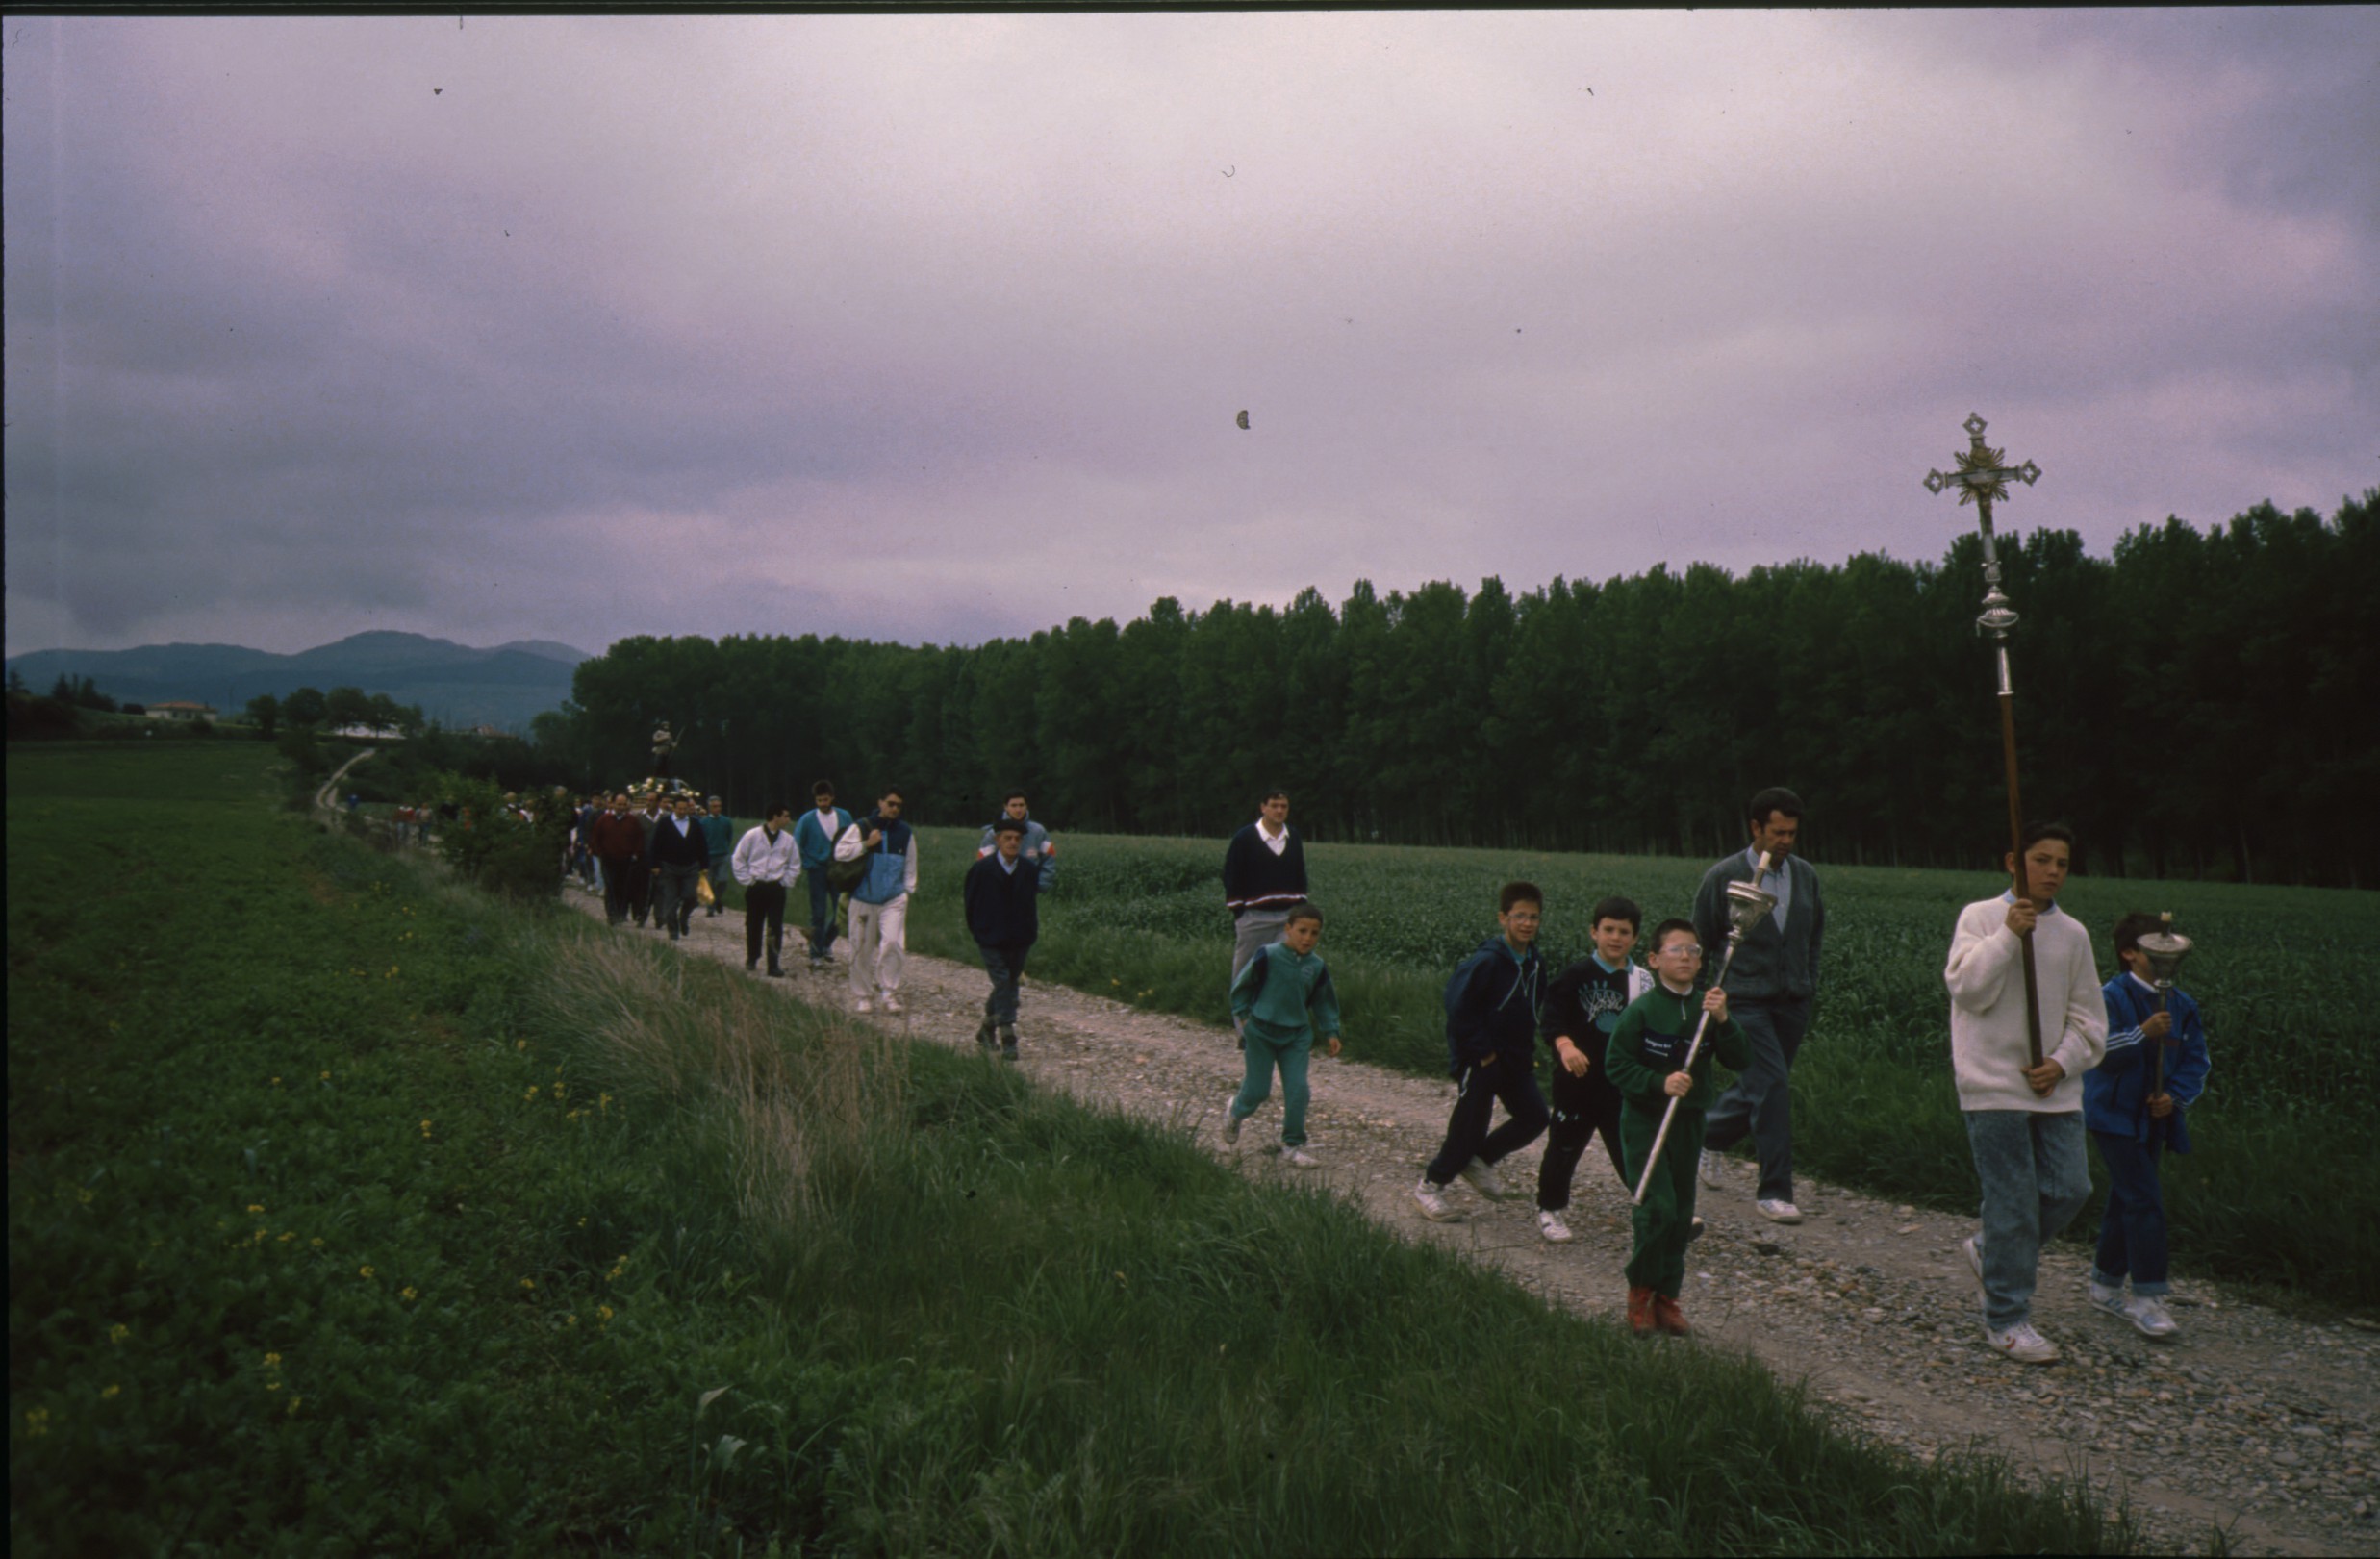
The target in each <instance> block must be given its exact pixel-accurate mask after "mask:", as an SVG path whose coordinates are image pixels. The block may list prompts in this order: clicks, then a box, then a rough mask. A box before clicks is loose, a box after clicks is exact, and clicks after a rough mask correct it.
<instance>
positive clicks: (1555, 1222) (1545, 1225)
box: [1537, 1207, 1570, 1245]
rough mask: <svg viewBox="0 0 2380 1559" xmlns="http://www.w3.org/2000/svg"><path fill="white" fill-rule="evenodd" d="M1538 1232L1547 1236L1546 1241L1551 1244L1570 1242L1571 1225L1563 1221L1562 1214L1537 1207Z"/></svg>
mask: <svg viewBox="0 0 2380 1559" xmlns="http://www.w3.org/2000/svg"><path fill="white" fill-rule="evenodd" d="M1537 1232H1538V1233H1539V1234H1541V1235H1543V1236H1545V1243H1546V1244H1547V1245H1568V1244H1569V1243H1570V1225H1569V1224H1567V1223H1564V1222H1563V1221H1562V1216H1561V1214H1559V1213H1550V1212H1547V1211H1546V1210H1545V1209H1544V1208H1542V1207H1540V1208H1538V1209H1537Z"/></svg>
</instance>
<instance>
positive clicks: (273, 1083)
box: [272, 1077, 281, 1088]
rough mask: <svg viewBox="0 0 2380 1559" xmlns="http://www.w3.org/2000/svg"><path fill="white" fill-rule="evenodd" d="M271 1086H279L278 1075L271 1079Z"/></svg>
mask: <svg viewBox="0 0 2380 1559" xmlns="http://www.w3.org/2000/svg"><path fill="white" fill-rule="evenodd" d="M272 1086H273V1087H275V1088H279V1087H280V1086H281V1079H280V1078H278V1077H276V1078H274V1079H273V1080H272Z"/></svg>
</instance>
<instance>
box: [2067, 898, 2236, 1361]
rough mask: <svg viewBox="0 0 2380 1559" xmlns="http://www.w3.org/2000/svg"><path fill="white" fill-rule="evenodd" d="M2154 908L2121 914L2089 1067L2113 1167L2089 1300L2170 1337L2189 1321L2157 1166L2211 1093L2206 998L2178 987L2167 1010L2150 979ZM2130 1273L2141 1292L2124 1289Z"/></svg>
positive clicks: (2098, 1140) (2180, 1149)
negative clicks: (2112, 972)
mask: <svg viewBox="0 0 2380 1559" xmlns="http://www.w3.org/2000/svg"><path fill="white" fill-rule="evenodd" d="M2161 923H2162V922H2160V921H2159V919H2158V918H2157V917H2156V916H2154V915H2141V914H2137V913H2136V914H2132V915H2127V916H2125V917H2124V918H2122V919H2120V920H2118V921H2116V922H2115V960H2116V962H2117V963H2119V964H2121V965H2123V966H2124V972H2123V973H2121V974H2118V975H2117V976H2115V978H2114V979H2113V980H2110V981H2109V982H2108V983H2107V985H2106V986H2105V987H2104V988H2103V989H2102V990H2101V991H2100V993H2099V994H2100V997H2101V999H2103V1000H2104V1001H2106V1003H2107V1008H2108V1047H2107V1056H2106V1058H2105V1059H2104V1060H2102V1061H2101V1062H2100V1063H2099V1065H2097V1066H2096V1067H2093V1068H2092V1069H2090V1070H2089V1071H2087V1072H2085V1073H2083V1125H2084V1126H2085V1127H2086V1128H2087V1129H2088V1130H2089V1132H2090V1140H2091V1141H2092V1142H2093V1143H2095V1144H2098V1147H2099V1162H2100V1163H2102V1164H2104V1165H2106V1166H2107V1167H2108V1178H2109V1185H2108V1205H2107V1212H2106V1214H2105V1215H2104V1216H2103V1217H2102V1218H2101V1219H2100V1220H2099V1254H2098V1259H2097V1260H2096V1261H2095V1262H2093V1263H2092V1265H2091V1270H2090V1288H2089V1295H2090V1302H2091V1305H2092V1307H2093V1308H2094V1309H2099V1310H2104V1311H2106V1312H2107V1313H2108V1314H2109V1315H2111V1316H2114V1317H2115V1318H2116V1319H2117V1320H2127V1321H2130V1322H2131V1323H2132V1324H2133V1326H2134V1327H2136V1328H2137V1329H2138V1330H2139V1332H2140V1333H2141V1335H2142V1336H2145V1337H2154V1338H2167V1337H2171V1336H2172V1335H2173V1334H2174V1333H2175V1332H2176V1331H2179V1330H2180V1329H2181V1328H2180V1327H2179V1326H2177V1325H2176V1324H2175V1323H2174V1320H2173V1317H2172V1316H2171V1315H2170V1314H2168V1313H2167V1312H2166V1310H2165V1295H2166V1294H2167V1293H2168V1292H2169V1291H2170V1290H2171V1287H2172V1284H2171V1281H2170V1279H2169V1277H2168V1275H2167V1271H2168V1269H2167V1257H2166V1249H2165V1186H2164V1182H2163V1181H2162V1180H2161V1179H2160V1177H2159V1174H2158V1164H2157V1160H2158V1156H2159V1154H2160V1153H2162V1152H2174V1153H2187V1152H2189V1151H2190V1127H2189V1125H2188V1124H2187V1122H2186V1120H2185V1119H2184V1118H2185V1116H2186V1115H2187V1113H2188V1110H2189V1107H2190V1105H2191V1104H2192V1103H2193V1102H2195V1101H2196V1100H2197V1098H2198V1096H2199V1095H2200V1094H2203V1093H2205V1092H2206V1087H2207V1072H2208V1070H2209V1069H2210V1064H2209V1062H2208V1059H2207V1030H2206V1025H2205V1024H2204V1023H2203V1022H2202V1021H2201V1020H2200V1018H2199V1017H2198V1003H2196V1002H2195V1001H2192V1000H2191V999H2190V993H2188V992H2186V991H2184V990H2182V989H2181V988H2180V987H2178V986H2177V987H2175V989H2174V992H2173V1000H2172V1004H2171V1007H2170V1010H2168V1009H2167V1008H2166V1006H2165V1003H2164V1002H2162V1001H2161V1000H2160V999H2159V996H2158V993H2157V987H2156V986H2155V985H2154V984H2153V983H2152V982H2151V979H2150V976H2151V974H2152V973H2153V970H2152V968H2151V967H2150V965H2149V961H2148V957H2147V955H2146V954H2144V953H2142V952H2141V951H2140V938H2141V937H2142V936H2144V935H2146V934H2147V933H2149V932H2152V931H2155V930H2157V929H2158V927H2159V925H2160V924H2161ZM2158 1046H2164V1047H2165V1058H2166V1059H2165V1064H2164V1074H2165V1075H2164V1085H2165V1086H2164V1087H2163V1088H2162V1089H2156V1090H2153V1089H2152V1086H2151V1075H2150V1074H2151V1073H2152V1072H2154V1071H2156V1070H2157V1069H2156V1068H2154V1067H2151V1066H2150V1064H2149V1058H2150V1054H2151V1052H2152V1050H2153V1049H2154V1048H2155V1047H2158ZM2127 1278H2129V1279H2130V1281H2131V1284H2132V1296H2131V1297H2130V1298H2129V1299H2127V1298H2126V1297H2125V1296H2124V1284H2125V1281H2126V1279H2127Z"/></svg>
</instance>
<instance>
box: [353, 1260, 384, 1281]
mask: <svg viewBox="0 0 2380 1559" xmlns="http://www.w3.org/2000/svg"><path fill="white" fill-rule="evenodd" d="M355 1275H356V1276H358V1277H373V1276H377V1275H378V1274H377V1273H376V1272H375V1271H374V1270H373V1269H372V1267H371V1265H370V1264H369V1263H368V1262H367V1263H366V1264H365V1265H364V1266H362V1267H359V1268H357V1269H356V1270H355Z"/></svg>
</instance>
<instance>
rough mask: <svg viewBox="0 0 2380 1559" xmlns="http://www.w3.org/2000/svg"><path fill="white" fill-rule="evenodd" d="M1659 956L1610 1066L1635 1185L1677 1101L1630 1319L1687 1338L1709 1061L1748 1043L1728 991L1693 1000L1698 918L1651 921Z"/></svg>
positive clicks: (1635, 1276) (1653, 1187)
mask: <svg viewBox="0 0 2380 1559" xmlns="http://www.w3.org/2000/svg"><path fill="white" fill-rule="evenodd" d="M1652 964H1653V972H1654V975H1655V983H1654V987H1653V989H1652V990H1651V991H1649V992H1647V993H1645V994H1643V995H1641V996H1639V997H1637V998H1636V999H1635V1000H1634V1001H1633V1002H1631V1003H1630V1004H1629V1007H1628V1011H1626V1012H1624V1013H1622V1014H1620V1022H1619V1026H1618V1027H1617V1028H1615V1029H1613V1030H1612V1032H1611V1044H1610V1047H1609V1049H1608V1051H1607V1052H1606V1053H1605V1064H1606V1066H1607V1068H1608V1070H1609V1071H1610V1073H1611V1084H1612V1086H1613V1087H1614V1088H1617V1089H1618V1090H1619V1091H1620V1096H1621V1098H1622V1099H1624V1100H1625V1101H1626V1105H1625V1107H1624V1108H1623V1109H1622V1110H1621V1111H1620V1148H1621V1151H1622V1153H1623V1155H1624V1156H1625V1157H1626V1158H1627V1160H1628V1178H1629V1181H1630V1183H1631V1184H1632V1185H1633V1183H1634V1182H1636V1181H1637V1180H1640V1179H1642V1178H1643V1177H1644V1170H1645V1163H1646V1161H1647V1159H1649V1158H1650V1157H1651V1156H1652V1152H1653V1139H1654V1138H1655V1137H1656V1136H1658V1134H1659V1132H1660V1129H1661V1117H1662V1116H1663V1114H1665V1113H1666V1112H1667V1110H1668V1108H1669V1101H1670V1100H1672V1099H1676V1100H1677V1101H1678V1114H1677V1118H1676V1119H1675V1120H1673V1121H1672V1122H1671V1124H1670V1128H1669V1140H1668V1141H1667V1142H1665V1143H1664V1144H1662V1145H1661V1159H1660V1162H1659V1163H1658V1165H1656V1166H1655V1167H1654V1174H1653V1180H1652V1183H1651V1184H1650V1185H1649V1186H1647V1187H1646V1188H1645V1196H1644V1200H1643V1201H1641V1202H1639V1203H1637V1204H1636V1214H1635V1225H1636V1248H1635V1250H1634V1252H1633V1253H1632V1254H1631V1255H1630V1256H1629V1258H1628V1323H1629V1325H1630V1326H1632V1327H1633V1328H1634V1329H1635V1331H1636V1334H1637V1335H1638V1336H1640V1337H1641V1336H1644V1335H1645V1334H1647V1333H1649V1332H1652V1331H1655V1330H1657V1329H1658V1330H1659V1331H1664V1332H1667V1333H1669V1334H1671V1335H1672V1336H1675V1337H1684V1336H1685V1335H1686V1332H1687V1327H1686V1323H1685V1315H1684V1312H1683V1311H1681V1310H1680V1309H1679V1308H1678V1295H1679V1292H1680V1291H1681V1290H1682V1289H1683V1288H1684V1286H1685V1243H1686V1240H1687V1239H1688V1238H1689V1235H1690V1230H1691V1228H1692V1225H1693V1221H1694V1169H1695V1161H1696V1160H1697V1159H1699V1158H1700V1157H1701V1156H1702V1150H1703V1112H1704V1111H1706V1110H1708V1109H1709V1108H1710V1101H1711V1100H1712V1099H1715V1098H1717V1097H1718V1089H1717V1087H1716V1086H1715V1085H1714V1084H1713V1083H1712V1082H1711V1080H1710V1061H1711V1057H1712V1055H1713V1054H1714V1053H1715V1054H1716V1055H1717V1057H1718V1060H1719V1063H1720V1065H1722V1066H1724V1067H1726V1068H1727V1069H1730V1070H1731V1071H1740V1070H1742V1069H1743V1066H1744V1063H1745V1062H1746V1061H1747V1060H1748V1059H1749V1058H1750V1049H1749V1047H1748V1046H1747V1045H1746V1044H1745V1043H1744V1035H1743V1030H1742V1029H1740V1028H1737V1027H1736V1026H1735V1022H1734V1019H1733V1018H1729V1017H1728V1015H1727V993H1726V992H1724V991H1722V990H1720V989H1719V988H1718V987H1716V986H1713V987H1711V988H1710V989H1709V991H1707V992H1705V993H1703V995H1702V998H1701V999H1700V1000H1699V1001H1698V1000H1696V999H1695V996H1694V977H1695V976H1696V975H1697V974H1699V973H1700V972H1701V971H1702V967H1703V949H1702V947H1701V945H1700V943H1699V942H1698V940H1697V938H1696V936H1695V931H1694V922H1693V921H1691V920H1663V921H1662V922H1661V923H1660V924H1659V925H1658V926H1655V927H1654V928H1653V955H1652ZM1704 1013H1709V1015H1710V1026H1709V1028H1708V1029H1706V1030H1704V1033H1703V1048H1702V1051H1701V1053H1700V1054H1698V1055H1696V1056H1695V1058H1694V1065H1693V1066H1692V1067H1691V1068H1690V1069H1689V1068H1687V1067H1686V1065H1685V1052H1686V1046H1687V1045H1688V1044H1691V1043H1692V1042H1693V1038H1694V1029H1695V1026H1696V1025H1697V1024H1698V1023H1700V1022H1701V1021H1702V1014H1704Z"/></svg>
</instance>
